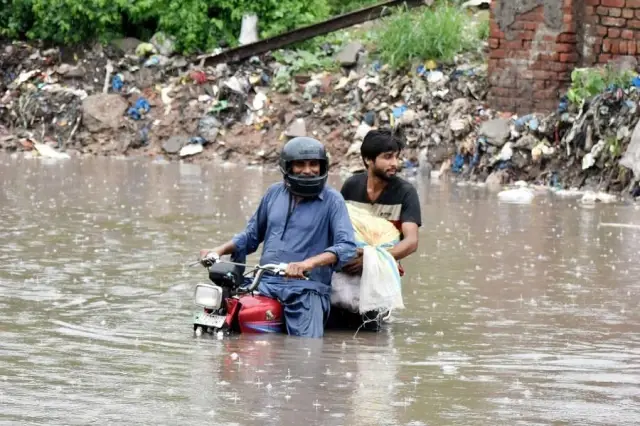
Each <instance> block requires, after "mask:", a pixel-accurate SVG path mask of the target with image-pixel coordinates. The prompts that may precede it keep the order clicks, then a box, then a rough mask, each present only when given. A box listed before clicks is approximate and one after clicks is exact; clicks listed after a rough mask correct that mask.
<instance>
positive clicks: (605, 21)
mask: <svg viewBox="0 0 640 426" xmlns="http://www.w3.org/2000/svg"><path fill="white" fill-rule="evenodd" d="M625 22H626V20H625V19H623V18H612V17H610V16H603V17H602V18H600V23H601V24H602V25H605V26H607V27H624V24H625Z"/></svg>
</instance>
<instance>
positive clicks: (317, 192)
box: [201, 137, 356, 337]
mask: <svg viewBox="0 0 640 426" xmlns="http://www.w3.org/2000/svg"><path fill="white" fill-rule="evenodd" d="M328 169H329V162H328V159H327V154H326V151H325V149H324V146H323V145H322V144H321V143H320V142H319V141H317V140H315V139H313V138H308V137H297V138H294V139H292V140H290V141H289V142H287V144H285V146H284V148H283V149H282V152H281V154H280V171H281V172H282V175H283V177H284V179H283V182H278V183H276V184H273V185H271V186H270V187H269V189H267V192H266V193H265V195H264V196H263V197H262V200H261V201H260V205H259V206H258V209H257V211H256V212H255V213H254V214H253V216H252V217H251V219H250V220H249V222H248V224H247V226H246V228H245V230H244V231H243V232H240V233H238V234H236V235H235V236H234V237H233V238H232V239H231V240H230V241H228V242H227V243H225V244H223V245H221V246H219V247H217V248H215V249H213V250H211V251H209V250H202V251H201V256H202V257H205V256H207V257H209V256H211V255H212V254H211V252H213V255H214V256H218V257H219V256H223V255H227V254H231V255H232V257H233V260H234V261H238V262H244V259H245V258H246V256H247V255H249V254H251V253H254V252H255V251H256V250H257V249H258V246H259V245H260V244H261V243H263V249H262V256H261V258H260V263H261V264H266V263H288V267H287V271H286V273H287V276H288V278H281V277H273V276H268V277H267V276H265V277H263V279H262V281H261V283H260V286H259V287H258V291H259V292H260V293H261V294H264V295H265V296H269V297H273V298H275V299H278V300H280V301H281V302H282V304H283V307H284V315H285V324H286V327H287V332H288V333H289V334H291V335H297V336H304V337H322V336H323V335H324V323H325V322H326V320H327V317H328V314H329V310H330V297H331V275H332V273H333V271H334V269H338V268H341V267H342V266H343V265H345V264H346V263H347V262H349V261H350V260H351V259H352V258H354V257H355V254H356V244H355V240H354V232H353V226H352V225H351V221H350V219H349V214H348V211H347V208H346V205H345V202H344V199H343V198H342V195H341V194H340V193H339V192H338V191H336V190H335V189H333V188H330V187H329V186H327V185H326V182H327V177H328ZM306 272H308V273H309V280H301V279H295V278H303V277H304V274H305V273H306ZM291 278H294V279H291Z"/></svg>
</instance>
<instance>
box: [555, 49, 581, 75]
mask: <svg viewBox="0 0 640 426" xmlns="http://www.w3.org/2000/svg"><path fill="white" fill-rule="evenodd" d="M560 62H570V63H574V62H578V54H577V53H561V54H560ZM558 65H560V64H558ZM561 65H567V64H566V63H565V64H561ZM558 68H560V67H558ZM567 69H568V67H567V68H565V69H554V71H566V70H567Z"/></svg>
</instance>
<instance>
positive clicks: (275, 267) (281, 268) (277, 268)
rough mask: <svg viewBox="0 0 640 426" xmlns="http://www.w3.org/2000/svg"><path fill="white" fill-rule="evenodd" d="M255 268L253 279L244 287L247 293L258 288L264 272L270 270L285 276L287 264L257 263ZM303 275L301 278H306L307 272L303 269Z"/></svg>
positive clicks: (307, 276) (307, 277)
mask: <svg viewBox="0 0 640 426" xmlns="http://www.w3.org/2000/svg"><path fill="white" fill-rule="evenodd" d="M255 269H256V273H255V275H254V277H253V281H252V282H251V284H250V285H249V287H246V291H247V292H248V293H251V292H253V291H255V290H256V289H257V288H258V285H260V280H261V279H262V276H263V275H264V273H265V272H271V273H273V274H276V275H279V276H285V275H286V274H285V271H286V270H287V264H286V263H281V264H275V263H267V264H265V265H258V266H256V267H255ZM304 276H305V277H304V278H302V279H304V280H308V279H309V272H306V271H305V273H304Z"/></svg>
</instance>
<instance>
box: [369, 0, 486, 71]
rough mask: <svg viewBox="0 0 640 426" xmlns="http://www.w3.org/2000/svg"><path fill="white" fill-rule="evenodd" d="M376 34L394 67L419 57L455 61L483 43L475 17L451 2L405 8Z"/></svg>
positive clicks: (382, 52)
mask: <svg viewBox="0 0 640 426" xmlns="http://www.w3.org/2000/svg"><path fill="white" fill-rule="evenodd" d="M385 21H386V22H385V24H384V25H382V26H381V27H380V29H379V30H378V31H377V32H376V35H375V45H376V46H377V48H378V50H379V53H380V57H381V59H382V60H383V61H385V62H386V63H388V64H389V65H390V66H392V67H394V68H398V67H405V66H408V65H411V63H412V62H414V61H416V60H424V59H434V60H439V61H451V60H452V59H453V57H454V56H455V55H456V54H458V53H461V52H463V51H465V50H468V49H472V48H474V47H476V46H477V45H478V43H479V41H478V39H477V34H476V33H477V32H476V31H470V30H469V29H470V28H472V27H473V23H472V21H471V17H470V16H469V15H468V14H466V13H465V12H464V11H461V10H460V9H459V8H457V7H455V6H451V5H450V4H449V3H448V2H441V3H439V4H438V5H437V6H434V7H432V8H423V9H421V10H418V11H417V10H401V11H400V12H399V13H396V14H393V15H391V16H390V17H388V18H386V19H385Z"/></svg>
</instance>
